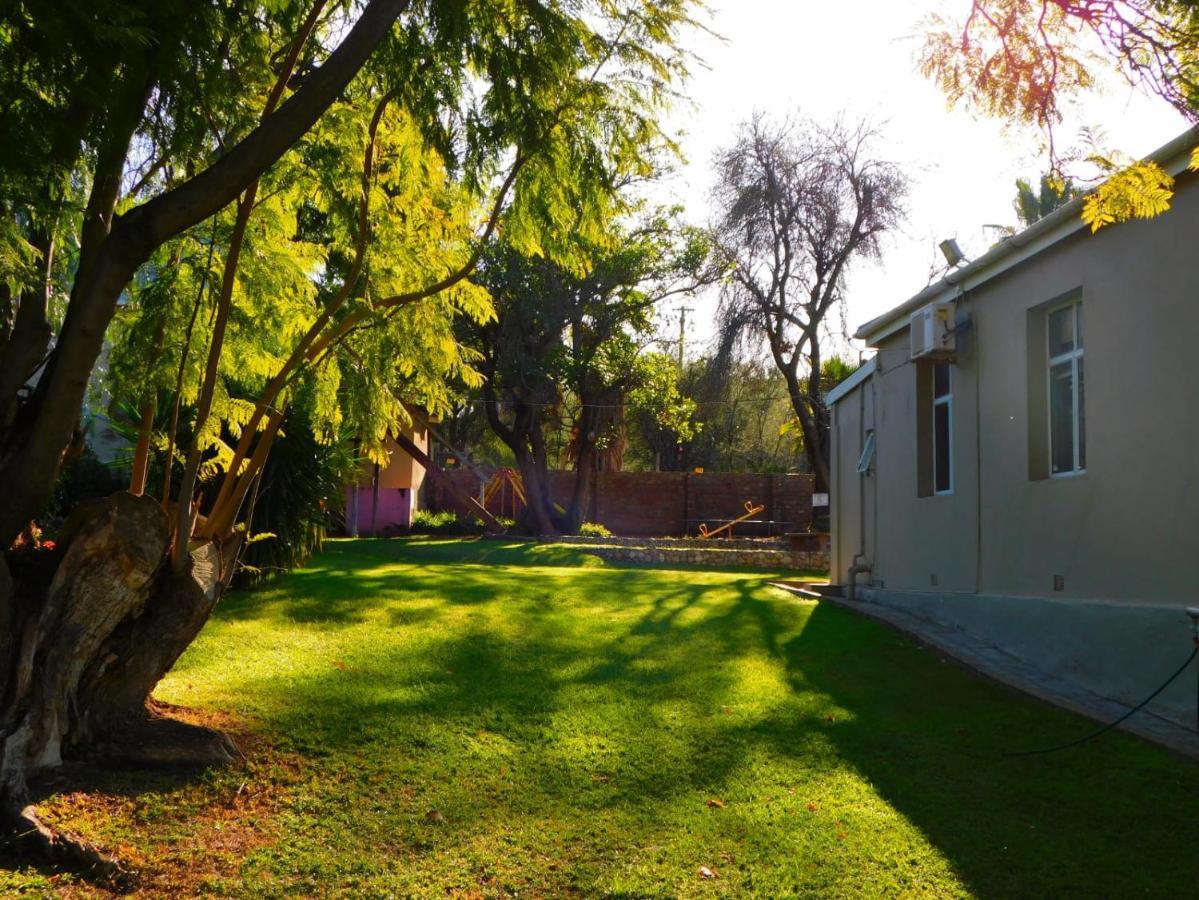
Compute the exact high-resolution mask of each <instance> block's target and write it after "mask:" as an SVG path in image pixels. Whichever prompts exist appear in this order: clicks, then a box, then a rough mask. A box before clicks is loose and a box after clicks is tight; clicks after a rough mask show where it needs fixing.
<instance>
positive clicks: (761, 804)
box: [0, 540, 1199, 897]
mask: <svg viewBox="0 0 1199 900" xmlns="http://www.w3.org/2000/svg"><path fill="white" fill-rule="evenodd" d="M769 580H770V579H769V578H768V577H767V576H765V575H763V574H760V573H744V572H741V573H729V572H717V571H711V570H686V571H685V570H674V569H666V568H657V569H634V568H628V567H620V566H614V565H604V564H603V563H602V562H600V561H598V560H596V558H595V557H591V556H588V555H587V554H586V552H585V550H580V549H577V548H565V547H557V548H555V547H549V548H547V547H544V546H539V545H532V546H530V545H527V544H517V543H515V542H482V541H416V540H414V541H358V542H336V543H334V544H333V545H332V546H331V547H330V549H329V550H328V551H327V552H326V553H325V554H323V555H322V556H320V557H319V558H317V559H316V560H314V561H313V564H312V565H311V566H310V567H309V568H308V569H306V570H303V571H300V572H296V573H293V574H292V575H290V576H288V577H286V578H283V579H281V580H279V581H278V582H276V583H274V584H272V585H269V586H267V587H265V588H262V589H260V590H257V591H252V592H245V593H240V594H236V595H233V596H231V597H230V598H228V600H227V601H226V603H225V604H224V605H223V606H222V608H221V609H220V610H219V612H218V615H217V616H216V618H214V620H213V621H212V622H211V623H209V625H208V627H207V628H206V629H205V631H204V633H203V634H202V635H201V637H200V639H199V640H198V641H197V642H196V644H195V645H194V646H193V647H192V648H191V649H190V650H189V651H188V653H187V654H186V655H185V656H184V658H183V659H182V660H181V661H180V663H179V665H178V666H177V668H176V670H175V672H173V673H172V674H171V675H170V676H169V677H168V678H167V679H166V681H164V683H163V684H162V685H161V687H160V689H159V691H158V696H159V697H160V698H161V699H163V700H166V701H168V702H172V703H177V704H181V705H185V706H190V707H198V708H201V709H207V710H211V711H213V713H214V714H215V713H222V714H225V713H228V714H232V715H233V716H234V717H235V718H234V721H240V722H242V723H245V726H244V727H247V728H249V729H250V734H249V735H248V737H247V738H246V740H248V741H250V744H251V748H250V752H249V755H250V762H249V765H248V768H244V769H235V770H228V771H225V772H217V773H209V774H207V775H204V776H202V777H201V778H200V779H199V781H196V782H192V783H188V782H184V783H183V784H179V783H169V782H168V783H163V784H160V785H148V786H147V785H145V784H142V783H139V782H137V780H136V779H137V778H140V777H141V776H136V777H133V776H131V777H132V778H133V781H132V782H129V783H122V785H121V787H120V788H119V789H114V793H113V794H112V795H111V796H113V797H114V798H118V799H114V800H113V802H112V804H110V806H109V807H108V808H109V809H110V812H109V814H108V815H106V816H104V817H98V816H89V815H88V813H87V810H88V804H87V803H76V802H75V801H71V802H69V803H68V802H67V801H66V800H64V799H63V798H61V797H60V798H58V799H56V800H53V801H51V802H50V803H49V804H48V806H49V808H51V809H52V810H54V811H55V812H56V813H57V814H59V815H60V816H61V817H62V819H63V821H66V822H68V823H70V824H72V825H73V826H74V827H77V828H79V829H80V830H81V831H82V832H83V833H85V834H88V835H90V836H93V837H95V838H96V839H97V840H101V841H102V842H103V843H105V844H107V845H110V846H112V845H117V844H119V845H122V846H125V847H127V848H130V851H131V852H133V853H135V854H136V855H137V856H138V857H139V858H141V859H143V860H145V864H146V865H147V866H148V867H149V868H151V869H153V870H155V871H160V872H162V873H167V874H164V875H163V876H162V877H163V878H166V879H167V881H166V882H163V883H171V882H170V879H169V878H168V875H169V873H171V872H176V873H184V874H178V875H177V879H182V881H179V882H178V883H181V884H182V883H185V884H186V885H187V887H186V888H175V892H176V893H178V892H180V891H182V892H187V891H192V892H196V893H204V894H211V893H221V892H223V893H229V894H234V895H245V894H247V893H249V894H253V895H254V896H293V895H296V894H320V895H324V894H330V893H332V894H337V895H344V896H382V895H398V896H411V895H421V896H427V895H439V896H444V895H446V894H447V893H449V894H453V893H454V892H460V893H461V894H463V895H466V896H500V895H506V894H518V893H519V894H532V895H545V896H561V895H564V894H570V893H576V894H581V895H584V896H638V897H640V896H684V897H686V896H706V895H710V894H740V895H758V896H763V897H778V896H788V895H804V896H813V897H817V896H819V897H823V896H830V895H832V896H863V897H874V896H879V895H917V896H963V895H971V894H976V895H983V896H1008V895H1013V894H1016V895H1029V894H1037V895H1043V896H1050V895H1052V896H1065V895H1078V896H1087V895H1091V896H1093V895H1095V894H1096V893H1100V894H1106V895H1112V894H1127V893H1130V892H1133V891H1136V890H1141V891H1143V889H1144V887H1145V886H1146V885H1149V886H1151V887H1153V888H1160V889H1161V890H1155V891H1153V892H1155V893H1166V894H1169V893H1179V892H1182V893H1185V892H1186V890H1187V889H1188V888H1187V886H1188V885H1189V884H1190V882H1189V880H1188V879H1189V877H1190V875H1191V874H1193V867H1192V866H1191V865H1190V864H1189V863H1188V862H1187V861H1188V860H1189V859H1190V858H1191V856H1190V854H1189V847H1190V846H1192V843H1193V842H1194V841H1195V840H1196V839H1199V831H1197V828H1196V825H1195V818H1194V816H1193V815H1192V814H1191V810H1190V804H1189V797H1191V796H1193V795H1194V792H1195V789H1196V788H1197V787H1199V777H1197V773H1196V770H1195V769H1194V768H1193V767H1192V766H1189V765H1185V764H1181V763H1179V762H1176V761H1175V760H1173V759H1171V758H1169V757H1167V756H1166V755H1165V754H1163V753H1161V752H1159V751H1157V750H1154V749H1152V748H1149V747H1146V746H1144V745H1142V744H1139V743H1137V742H1135V741H1132V740H1130V739H1127V738H1125V737H1122V736H1116V737H1114V738H1113V739H1112V740H1111V741H1109V742H1105V743H1103V744H1100V745H1098V746H1094V747H1090V748H1086V749H1084V750H1081V751H1075V752H1072V753H1070V754H1063V755H1061V756H1058V757H1047V758H1043V759H1039V760H1033V761H1021V762H1014V761H1011V760H1006V759H1002V758H1001V757H1000V755H999V751H1000V750H1001V749H1002V748H1004V747H1007V746H1010V745H1012V744H1013V743H1020V744H1022V745H1023V744H1026V743H1035V742H1050V741H1052V740H1055V739H1057V738H1059V737H1061V736H1062V735H1066V734H1070V733H1073V732H1075V731H1077V730H1079V729H1080V728H1081V727H1082V723H1081V722H1079V721H1078V720H1076V719H1074V718H1073V717H1071V716H1068V715H1066V714H1063V713H1059V712H1057V711H1054V710H1051V709H1048V708H1046V707H1043V706H1041V705H1038V704H1035V703H1032V702H1030V701H1025V700H1022V699H1020V698H1018V697H1015V696H1014V695H1012V694H1010V693H1008V692H1005V691H1002V690H1000V689H998V688H996V687H994V686H992V685H990V684H988V683H984V682H982V681H978V680H975V679H972V678H970V677H968V676H966V675H964V674H963V673H961V672H960V671H958V670H957V669H955V668H953V667H950V666H947V665H944V664H943V663H941V662H940V661H938V660H937V658H936V657H935V656H933V655H932V654H930V653H928V652H926V651H924V650H921V649H919V648H917V647H915V646H913V645H911V644H910V643H908V642H907V641H905V640H903V639H901V638H899V637H898V636H896V635H894V634H893V633H891V632H888V631H886V630H884V629H882V628H881V627H879V626H878V625H876V624H874V623H872V622H869V621H866V620H862V619H859V618H856V617H854V616H852V615H850V614H847V613H845V612H843V611H840V610H837V609H832V608H826V607H821V606H818V605H816V604H812V603H805V602H798V601H796V600H795V599H794V598H792V597H790V596H788V595H784V594H783V593H782V592H779V591H776V590H775V589H772V588H770V587H769V586H768V584H767V581H769ZM255 742H257V743H255ZM1100 786H1102V787H1100ZM93 799H94V798H93ZM214 810H224V811H226V812H225V813H222V815H227V816H228V817H231V818H230V819H229V822H228V823H227V824H225V825H221V826H220V828H217V825H216V824H214V818H215V819H217V824H219V822H220V821H224V819H220V818H219V817H216V815H215V813H214ZM164 822H169V823H170V826H169V828H168V829H166V831H165V832H164V831H163V823H164ZM164 833H166V834H169V839H164V837H163V834H164ZM222 835H224V837H221V836H222ZM230 835H238V836H239V837H238V839H237V840H236V841H235V840H233V839H232V837H230ZM701 866H705V867H708V868H709V869H711V870H713V871H715V872H716V873H717V877H716V878H714V879H706V878H701V877H700V876H699V874H698V873H699V868H700V867H701ZM1150 871H1151V872H1152V873H1153V876H1152V878H1153V880H1152V882H1145V881H1144V880H1143V879H1144V878H1145V877H1146V876H1145V874H1144V873H1145V872H1150ZM11 878H15V879H17V880H16V881H13V882H12V884H13V885H15V886H16V887H22V888H24V887H31V886H33V885H36V884H38V883H39V882H38V881H37V876H35V875H33V874H30V873H25V874H20V875H14V876H11ZM22 879H24V880H22ZM30 879H32V880H30ZM6 886H7V883H6V882H5V881H3V880H0V888H5V887H6ZM14 889H15V888H14Z"/></svg>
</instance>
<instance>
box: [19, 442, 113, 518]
mask: <svg viewBox="0 0 1199 900" xmlns="http://www.w3.org/2000/svg"><path fill="white" fill-rule="evenodd" d="M128 486H129V484H128V478H127V476H126V475H125V474H124V473H123V472H122V471H121V470H119V469H114V468H113V467H112V466H109V465H107V464H105V463H103V462H101V461H100V459H99V457H97V456H96V454H95V453H94V452H93V451H92V449H91V447H88V446H87V445H86V444H84V446H83V448H82V451H81V452H80V453H79V455H78V456H76V457H75V458H74V459H72V460H71V461H70V462H68V463H67V464H66V465H65V466H63V467H62V469H61V470H60V471H59V473H58V479H57V480H56V481H55V482H54V493H53V495H52V496H51V498H50V502H49V503H48V504H47V505H46V508H45V509H44V510H43V511H42V514H41V515H39V516H38V517H37V523H38V526H39V527H40V528H41V529H42V533H43V534H44V535H45V537H48V538H53V537H55V536H56V535H57V534H58V529H59V528H61V527H62V523H63V521H64V520H65V519H66V517H67V515H68V514H70V512H71V510H72V509H74V508H75V506H76V505H77V504H79V503H82V502H83V501H85V500H96V499H98V498H100V497H107V496H109V495H111V494H114V493H116V492H117V491H120V490H123V489H125V488H127V487H128Z"/></svg>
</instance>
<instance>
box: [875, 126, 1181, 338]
mask: <svg viewBox="0 0 1199 900" xmlns="http://www.w3.org/2000/svg"><path fill="white" fill-rule="evenodd" d="M1197 145H1199V127H1193V128H1188V129H1187V130H1186V131H1184V132H1183V133H1182V134H1180V135H1179V136H1178V137H1176V138H1174V140H1172V141H1170V142H1169V143H1168V144H1165V145H1164V146H1162V147H1159V148H1158V149H1157V150H1154V151H1153V152H1152V153H1150V154H1149V155H1148V156H1146V157H1145V161H1148V162H1155V163H1157V164H1159V165H1160V166H1161V167H1162V168H1163V169H1165V170H1166V172H1168V173H1169V174H1170V175H1172V176H1177V175H1180V174H1182V173H1183V172H1185V171H1186V169H1187V166H1188V165H1189V163H1190V153H1191V151H1192V150H1194V149H1195V147H1196V146H1197ZM1085 202H1086V195H1083V196H1082V197H1076V198H1074V199H1073V200H1071V201H1070V202H1069V203H1067V204H1066V205H1065V206H1063V207H1060V208H1059V209H1056V210H1054V211H1053V212H1051V213H1050V214H1049V215H1047V216H1045V218H1043V219H1040V220H1038V221H1036V222H1034V223H1033V224H1032V225H1030V226H1029V227H1028V228H1025V229H1024V230H1023V231H1021V232H1020V233H1019V234H1016V235H1013V236H1012V237H1010V238H1007V239H1006V240H1004V241H1002V242H1001V243H999V244H997V245H996V246H994V247H992V248H991V249H990V250H988V251H987V252H986V253H984V254H983V255H982V256H980V257H979V258H978V259H976V260H974V261H972V262H970V263H968V264H967V265H965V266H963V267H962V268H960V269H955V270H953V271H952V272H950V273H949V274H947V275H946V276H945V277H944V278H942V279H941V280H940V281H938V282H936V283H935V284H931V285H929V286H928V287H926V288H925V289H924V290H922V291H920V293H918V294H916V295H915V296H913V297H911V298H909V299H908V300H906V301H904V302H903V303H901V304H900V305H899V306H897V307H895V308H894V309H892V310H889V311H888V312H885V313H883V314H882V315H881V316H878V317H876V318H874V319H871V320H870V321H869V322H867V323H866V324H864V325H862V326H861V327H860V328H858V330H857V331H855V332H854V334H853V336H854V337H855V338H857V339H858V340H862V341H865V342H866V343H867V344H871V345H873V344H876V343H877V342H879V341H881V340H882V339H883V338H885V337H887V336H888V335H890V334H892V333H894V332H895V331H898V330H899V329H900V328H902V327H906V326H907V317H908V316H909V315H910V314H911V313H914V312H915V311H916V310H918V309H920V308H922V307H924V306H926V305H928V304H929V303H932V302H933V301H934V300H937V299H939V298H942V297H944V296H945V295H947V294H948V295H950V297H952V296H955V295H956V294H958V293H960V292H961V291H963V290H969V289H973V288H976V287H978V286H979V285H981V284H984V283H985V282H987V281H989V280H991V279H992V278H994V277H995V276H996V275H998V274H1000V273H1001V272H1003V271H1005V270H1007V269H1009V268H1011V267H1012V266H1014V265H1016V264H1017V263H1020V262H1023V261H1024V260H1025V259H1028V258H1029V257H1031V256H1034V255H1036V254H1037V253H1040V252H1042V251H1043V250H1045V249H1047V248H1048V247H1050V246H1052V245H1053V244H1056V243H1057V242H1058V241H1060V240H1063V239H1064V238H1067V237H1069V236H1070V235H1072V234H1074V233H1075V232H1077V231H1080V230H1082V229H1083V228H1086V227H1088V226H1087V225H1086V223H1085V222H1083V221H1082V208H1083V205H1084V203H1085ZM1021 251H1026V252H1021ZM991 269H993V270H994V271H988V270H991ZM966 282H969V284H967V283H966ZM947 299H948V298H947Z"/></svg>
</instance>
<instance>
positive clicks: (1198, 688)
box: [1003, 640, 1199, 756]
mask: <svg viewBox="0 0 1199 900" xmlns="http://www.w3.org/2000/svg"><path fill="white" fill-rule="evenodd" d="M1196 656H1199V640H1197V642H1196V645H1195V649H1194V650H1192V651H1191V655H1190V656H1188V657H1187V661H1186V662H1184V663H1183V664H1182V665H1181V666H1179V667H1178V670H1177V671H1176V672H1175V673H1174V674H1173V675H1171V676H1170V677H1169V678H1167V679H1166V680H1165V681H1164V682H1162V685H1161V687H1159V688H1158V689H1157V690H1156V691H1154V692H1153V693H1152V694H1150V695H1149V696H1148V697H1146V698H1145V699H1144V700H1142V701H1141V702H1140V703H1138V704H1137V705H1136V706H1134V707H1133V708H1132V709H1130V710H1129V711H1128V712H1126V713H1125V714H1124V715H1122V716H1120V718H1118V719H1116V721H1114V722H1111V723H1109V724H1107V725H1104V726H1103V727H1102V728H1100V729H1099V730H1098V731H1092V732H1091V733H1090V734H1088V735H1086V736H1085V737H1080V738H1078V739H1077V740H1073V741H1069V742H1067V743H1065V744H1058V745H1057V746H1056V747H1042V748H1041V749H1039V750H1018V751H1009V752H1007V753H1005V754H1003V755H1004V756H1039V755H1041V754H1043V753H1056V752H1057V751H1058V750H1066V749H1068V748H1070V747H1077V746H1078V745H1079V744H1085V743H1086V742H1087V741H1093V740H1094V739H1095V738H1097V737H1099V736H1100V735H1101V734H1105V733H1107V732H1109V731H1111V730H1112V729H1113V728H1115V727H1116V726H1117V725H1119V724H1121V723H1122V722H1124V721H1125V720H1126V719H1128V718H1130V717H1131V716H1132V714H1133V713H1136V712H1139V711H1140V710H1142V709H1144V708H1145V707H1146V706H1148V705H1149V702H1150V701H1151V700H1153V699H1154V698H1155V697H1156V696H1157V695H1158V694H1160V693H1161V692H1162V691H1164V690H1165V689H1166V688H1168V687H1169V686H1170V684H1171V683H1173V681H1174V679H1176V678H1177V677H1178V676H1179V675H1181V674H1182V673H1183V672H1185V671H1186V670H1187V666H1189V665H1190V664H1191V663H1192V662H1194V660H1195V657H1196ZM1195 712H1196V716H1199V681H1197V682H1196V685H1195ZM1196 721H1197V722H1199V718H1197V719H1196Z"/></svg>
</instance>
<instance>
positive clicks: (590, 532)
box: [579, 522, 612, 538]
mask: <svg viewBox="0 0 1199 900" xmlns="http://www.w3.org/2000/svg"><path fill="white" fill-rule="evenodd" d="M579 534H581V535H583V536H584V537H600V538H606V537H612V532H611V531H609V530H608V529H607V528H605V527H604V526H603V525H601V524H599V523H598V522H584V523H583V524H582V525H580V526H579Z"/></svg>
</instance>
